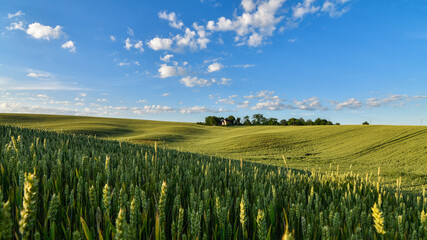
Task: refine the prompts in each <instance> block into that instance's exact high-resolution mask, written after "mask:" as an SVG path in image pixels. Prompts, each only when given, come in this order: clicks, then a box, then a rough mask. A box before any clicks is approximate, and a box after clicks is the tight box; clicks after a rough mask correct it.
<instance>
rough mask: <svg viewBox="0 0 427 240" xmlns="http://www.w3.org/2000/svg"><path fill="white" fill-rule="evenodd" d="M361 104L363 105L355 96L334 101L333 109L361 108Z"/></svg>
mask: <svg viewBox="0 0 427 240" xmlns="http://www.w3.org/2000/svg"><path fill="white" fill-rule="evenodd" d="M362 105H363V103H362V102H361V101H359V100H357V99H356V98H350V99H348V100H347V101H344V102H338V103H336V105H335V109H336V110H342V109H344V108H347V109H358V108H361V107H362Z"/></svg>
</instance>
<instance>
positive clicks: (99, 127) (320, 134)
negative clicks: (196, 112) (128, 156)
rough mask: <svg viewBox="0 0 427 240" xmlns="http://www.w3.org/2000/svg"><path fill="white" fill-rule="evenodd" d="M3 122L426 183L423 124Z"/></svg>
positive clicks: (17, 118) (36, 118)
mask: <svg viewBox="0 0 427 240" xmlns="http://www.w3.org/2000/svg"><path fill="white" fill-rule="evenodd" d="M0 123H1V124H5V123H7V124H17V125H20V126H24V127H30V128H42V129H50V130H54V131H62V132H66V133H79V134H88V135H96V136H97V137H102V138H106V139H117V140H122V141H131V142H136V143H143V144H152V143H154V142H158V144H159V145H160V146H163V147H167V148H174V149H181V150H185V151H190V152H196V153H203V154H207V155H213V156H220V157H229V158H235V159H240V158H242V159H243V160H249V161H256V162H262V163H267V164H273V165H284V161H283V159H282V155H283V156H285V157H286V159H287V164H288V166H289V167H291V168H297V169H307V170H311V169H316V170H320V171H325V170H329V169H330V167H331V166H332V168H333V169H336V168H337V166H339V171H346V172H347V171H353V172H355V173H360V174H361V175H364V174H367V173H371V172H372V173H373V174H375V175H376V174H377V170H378V167H381V176H383V177H384V180H385V182H386V183H390V184H392V183H394V182H395V181H396V179H397V178H398V177H400V176H401V177H402V182H403V187H404V188H405V189H420V188H421V186H422V185H423V184H426V183H427V127H422V126H361V125H360V126H297V127H290V126H287V127H283V126H248V127H211V126H201V125H197V124H193V123H177V122H161V121H146V120H132V119H113V118H94V117H74V116H54V115H23V114H0Z"/></svg>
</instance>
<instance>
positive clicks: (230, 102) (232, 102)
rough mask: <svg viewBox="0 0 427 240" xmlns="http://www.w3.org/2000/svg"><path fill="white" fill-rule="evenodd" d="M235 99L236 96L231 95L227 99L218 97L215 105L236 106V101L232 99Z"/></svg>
mask: <svg viewBox="0 0 427 240" xmlns="http://www.w3.org/2000/svg"><path fill="white" fill-rule="evenodd" d="M236 97H237V95H231V96H228V97H227V98H219V97H218V101H217V102H216V103H223V104H230V105H233V104H236V100H234V98H236Z"/></svg>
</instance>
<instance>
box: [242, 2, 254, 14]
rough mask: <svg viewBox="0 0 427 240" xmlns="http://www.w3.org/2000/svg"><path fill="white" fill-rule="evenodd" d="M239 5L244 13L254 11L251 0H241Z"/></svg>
mask: <svg viewBox="0 0 427 240" xmlns="http://www.w3.org/2000/svg"><path fill="white" fill-rule="evenodd" d="M240 4H241V5H242V7H243V9H244V10H245V12H252V10H254V9H255V3H254V2H253V1H252V0H242V2H241V3H240Z"/></svg>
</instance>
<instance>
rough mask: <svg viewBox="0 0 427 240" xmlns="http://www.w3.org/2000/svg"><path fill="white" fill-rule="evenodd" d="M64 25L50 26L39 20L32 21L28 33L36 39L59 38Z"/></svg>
mask: <svg viewBox="0 0 427 240" xmlns="http://www.w3.org/2000/svg"><path fill="white" fill-rule="evenodd" d="M61 29H62V27H61V26H59V25H57V26H56V27H55V28H52V27H50V26H45V25H42V24H40V23H38V22H35V23H32V24H30V25H29V26H28V29H27V31H26V32H27V34H28V35H30V36H32V37H33V38H36V39H45V40H50V39H57V38H59V37H60V36H61V35H62V34H63V32H62V30H61Z"/></svg>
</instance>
